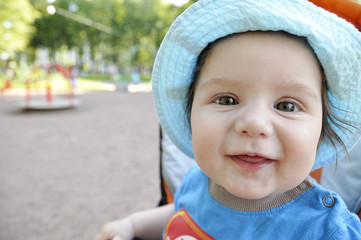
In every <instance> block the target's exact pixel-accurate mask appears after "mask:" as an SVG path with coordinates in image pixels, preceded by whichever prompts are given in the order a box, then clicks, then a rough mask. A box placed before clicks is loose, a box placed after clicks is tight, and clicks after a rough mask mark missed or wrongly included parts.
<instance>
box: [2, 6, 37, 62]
mask: <svg viewBox="0 0 361 240" xmlns="http://www.w3.org/2000/svg"><path fill="white" fill-rule="evenodd" d="M36 16H37V12H36V11H35V10H34V8H33V7H32V5H31V4H30V2H29V1H28V0H11V1H7V0H0V54H5V55H13V54H14V53H15V52H16V51H21V50H24V49H25V47H26V46H27V44H28V41H29V35H30V33H32V32H33V31H34V30H35V29H34V28H33V27H32V23H33V21H34V19H35V18H36Z"/></svg>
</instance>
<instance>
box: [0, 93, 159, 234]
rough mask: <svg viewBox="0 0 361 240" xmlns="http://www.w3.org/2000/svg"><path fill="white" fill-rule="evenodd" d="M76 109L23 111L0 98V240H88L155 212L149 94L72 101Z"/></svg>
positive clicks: (154, 131) (155, 139)
mask: <svg viewBox="0 0 361 240" xmlns="http://www.w3.org/2000/svg"><path fill="white" fill-rule="evenodd" d="M77 97H78V99H79V100H80V106H78V107H77V108H74V109H67V110H58V111H22V110H21V109H19V108H17V106H16V104H17V102H18V101H19V100H23V96H18V95H14V94H4V95H0V240H24V239H26V240H72V239H79V240H80V239H81V240H87V239H92V238H93V237H94V236H95V235H96V234H97V233H98V231H99V230H100V228H101V226H102V225H103V224H104V223H105V222H107V221H109V220H113V219H117V218H119V217H122V216H125V215H127V214H129V213H131V212H133V211H136V210H141V209H145V208H151V207H155V206H156V204H157V202H158V200H159V197H160V190H159V177H158V174H159V169H158V168H159V163H158V161H159V150H158V144H159V136H158V134H159V133H158V131H159V130H158V121H157V117H156V114H155V110H154V106H153V99H152V95H151V93H128V92H125V91H121V92H98V93H95V92H93V93H85V94H79V95H77Z"/></svg>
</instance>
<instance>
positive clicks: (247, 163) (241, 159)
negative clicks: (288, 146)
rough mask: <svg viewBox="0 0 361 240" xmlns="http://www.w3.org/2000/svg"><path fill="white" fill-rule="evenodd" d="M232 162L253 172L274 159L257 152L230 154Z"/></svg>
mask: <svg viewBox="0 0 361 240" xmlns="http://www.w3.org/2000/svg"><path fill="white" fill-rule="evenodd" d="M229 157H230V158H231V160H232V161H233V162H235V163H236V164H237V165H239V166H240V167H241V168H243V169H244V170H246V171H251V172H255V171H258V170H260V169H262V168H264V167H267V166H269V165H270V164H272V163H274V162H275V160H273V159H269V158H267V157H264V156H261V155H258V154H241V155H230V156H229Z"/></svg>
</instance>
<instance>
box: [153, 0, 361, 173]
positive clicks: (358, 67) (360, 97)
mask: <svg viewBox="0 0 361 240" xmlns="http://www.w3.org/2000/svg"><path fill="white" fill-rule="evenodd" d="M248 31H286V32H288V33H290V34H293V35H297V36H302V37H306V38H307V40H308V42H309V44H310V45H311V47H312V48H313V50H314V52H315V54H316V55H317V58H318V60H319V61H320V63H321V65H322V67H323V69H324V72H325V75H326V79H327V85H328V88H329V96H330V100H331V103H332V104H333V105H334V106H335V108H334V113H335V114H336V116H338V117H339V118H341V119H343V120H344V121H345V122H348V123H350V124H352V125H354V126H355V127H356V128H360V127H361V123H360V122H361V83H360V82H361V81H360V78H361V77H360V76H361V75H360V73H361V33H360V32H359V31H358V30H357V29H356V28H355V27H354V26H353V25H351V24H349V23H348V22H346V21H345V20H343V19H340V18H339V17H337V16H336V15H334V14H332V13H329V12H327V11H325V10H323V9H322V8H319V7H317V6H315V5H314V4H312V3H310V2H308V1H289V0H259V1H251V0H249V1H248V0H243V1H239V0H200V1H198V2H197V3H195V4H193V5H192V6H191V7H190V8H188V9H187V10H186V11H185V12H184V13H183V14H181V15H180V16H179V17H178V18H177V19H176V21H175V22H174V23H173V24H172V26H171V27H170V29H169V31H168V33H167V34H166V36H165V38H164V40H163V42H162V44H161V47H160V49H159V51H158V53H157V57H156V60H155V64H154V68H153V74H152V88H153V94H154V102H155V106H156V110H157V113H158V116H159V121H160V123H161V126H162V128H163V129H164V131H166V133H167V134H168V136H169V137H170V138H171V140H172V141H173V142H174V143H175V144H176V145H177V146H178V148H179V149H180V150H182V151H183V152H184V153H186V154H187V155H188V156H190V157H193V150H192V134H191V129H190V125H189V123H188V119H187V117H186V113H185V108H186V102H187V92H188V88H189V86H190V84H191V82H192V78H193V72H194V68H195V66H196V62H197V58H198V56H199V54H200V53H201V51H202V50H203V49H204V48H205V47H206V46H207V45H208V44H209V43H211V42H213V41H215V40H216V39H218V38H221V37H224V36H227V35H230V34H233V33H241V32H248ZM341 125H343V126H344V127H345V128H346V129H348V130H344V129H338V128H334V129H335V131H336V132H337V134H338V135H339V136H340V137H341V139H342V140H343V141H344V143H345V145H346V147H347V148H351V147H352V146H353V145H354V144H355V143H356V141H357V139H358V138H359V137H360V132H359V131H358V130H356V128H350V127H349V126H348V125H345V124H342V123H341ZM335 155H336V152H335V150H334V147H333V146H332V144H331V143H330V142H329V141H327V140H326V141H324V142H323V143H322V144H321V146H320V148H319V149H318V152H317V156H316V161H315V164H314V167H313V168H314V169H317V168H319V167H322V166H324V165H326V164H328V163H330V162H332V161H334V160H335ZM337 155H338V156H339V157H342V156H343V155H344V152H343V150H342V148H341V147H340V148H338V149H337Z"/></svg>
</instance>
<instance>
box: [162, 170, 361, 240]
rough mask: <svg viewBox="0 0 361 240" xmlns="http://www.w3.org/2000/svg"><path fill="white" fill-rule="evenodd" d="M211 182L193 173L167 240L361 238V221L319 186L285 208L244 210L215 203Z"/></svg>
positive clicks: (180, 195)
mask: <svg viewBox="0 0 361 240" xmlns="http://www.w3.org/2000/svg"><path fill="white" fill-rule="evenodd" d="M209 182H210V181H209V178H208V177H207V176H206V175H205V174H204V173H203V172H202V171H201V170H200V169H199V167H198V166H195V167H193V168H192V169H191V170H190V171H189V172H188V174H187V175H186V177H185V179H184V181H183V183H182V185H181V187H180V188H179V190H178V191H177V193H176V196H175V210H176V214H175V215H174V217H173V218H172V219H171V220H170V221H169V223H168V225H167V227H166V228H165V232H164V234H165V239H170V240H173V239H184V240H186V239H217V240H218V239H227V240H229V239H232V240H233V239H310V240H316V239H322V240H324V239H340V240H341V239H342V240H345V239H361V223H360V221H359V219H358V217H357V216H356V215H355V214H352V213H350V212H349V211H348V210H347V207H346V205H345V203H344V202H343V200H342V199H341V198H340V197H339V196H338V195H337V194H336V193H334V192H331V191H327V190H325V189H323V188H322V187H321V186H320V185H318V184H317V183H315V185H313V186H310V187H309V188H308V189H307V190H305V192H303V193H302V194H301V195H299V196H298V197H296V198H294V199H293V200H291V201H289V202H286V203H284V204H282V205H280V206H277V207H274V208H270V209H266V210H261V211H241V210H236V209H233V208H230V207H226V206H224V205H222V204H220V203H219V202H218V201H216V200H215V199H214V198H212V196H211V194H210V192H209ZM324 202H325V203H324ZM326 205H327V206H326Z"/></svg>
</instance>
